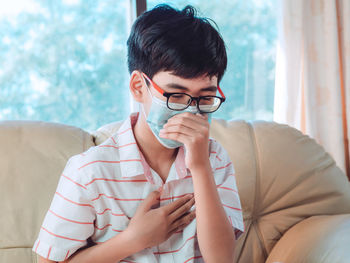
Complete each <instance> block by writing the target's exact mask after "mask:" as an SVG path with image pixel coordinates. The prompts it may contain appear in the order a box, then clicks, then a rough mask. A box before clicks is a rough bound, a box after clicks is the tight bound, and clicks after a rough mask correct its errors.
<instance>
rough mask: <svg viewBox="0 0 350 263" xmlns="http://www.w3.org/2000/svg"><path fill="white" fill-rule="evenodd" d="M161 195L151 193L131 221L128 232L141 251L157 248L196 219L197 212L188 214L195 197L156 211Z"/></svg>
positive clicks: (156, 192)
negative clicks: (153, 207)
mask: <svg viewBox="0 0 350 263" xmlns="http://www.w3.org/2000/svg"><path fill="white" fill-rule="evenodd" d="M159 196H160V193H159V192H158V191H153V192H151V193H150V194H149V195H148V197H147V198H146V199H145V200H144V201H143V202H142V203H141V204H140V206H139V207H138V208H137V210H136V213H135V215H134V217H133V218H132V219H131V220H130V222H129V225H128V227H127V229H126V230H125V231H126V232H128V233H129V235H131V237H132V240H135V243H134V245H136V246H137V247H138V248H139V250H142V249H145V248H149V247H153V246H157V245H158V244H160V243H162V242H164V241H165V240H167V239H168V238H169V237H170V236H171V235H172V234H173V233H175V232H176V231H180V230H182V229H184V228H185V227H186V226H187V225H188V224H189V223H191V222H192V220H193V219H194V218H195V217H196V214H195V210H194V211H192V212H188V211H189V210H190V208H191V207H192V206H193V205H194V197H193V196H192V195H185V196H184V197H181V198H179V199H178V200H176V201H174V202H172V203H170V204H168V205H166V206H162V207H159V208H156V209H152V206H154V205H157V204H159Z"/></svg>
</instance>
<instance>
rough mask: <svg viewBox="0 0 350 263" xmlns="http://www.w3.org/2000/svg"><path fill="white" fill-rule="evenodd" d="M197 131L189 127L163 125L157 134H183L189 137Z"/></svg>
mask: <svg viewBox="0 0 350 263" xmlns="http://www.w3.org/2000/svg"><path fill="white" fill-rule="evenodd" d="M197 131H198V130H195V129H193V128H191V127H187V126H184V125H182V124H179V125H174V124H168V125H167V124H165V125H164V128H163V129H161V130H160V131H159V133H163V134H165V133H171V132H178V133H183V134H186V135H190V134H193V133H196V132H197Z"/></svg>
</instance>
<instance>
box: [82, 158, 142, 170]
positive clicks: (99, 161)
mask: <svg viewBox="0 0 350 263" xmlns="http://www.w3.org/2000/svg"><path fill="white" fill-rule="evenodd" d="M121 162H141V160H140V159H130V160H120V161H105V160H97V161H93V162H89V163H87V164H84V165H83V166H81V167H79V168H78V170H80V169H81V168H84V167H86V166H88V165H90V164H93V163H121Z"/></svg>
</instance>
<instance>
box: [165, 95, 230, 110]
mask: <svg viewBox="0 0 350 263" xmlns="http://www.w3.org/2000/svg"><path fill="white" fill-rule="evenodd" d="M162 95H163V96H164V97H166V98H167V100H166V106H167V107H168V109H170V110H175V111H183V110H185V109H187V108H188V107H189V106H190V105H191V103H192V101H196V106H197V109H198V111H199V113H213V112H215V111H217V110H218V109H219V108H220V106H221V104H222V103H223V102H224V101H225V100H226V98H223V97H219V96H199V97H192V96H191V95H190V94H187V93H182V92H164V93H163V94H162ZM172 95H186V96H188V97H190V98H191V99H190V101H189V102H188V104H187V106H186V107H185V108H184V109H172V108H170V107H169V98H170V97H171V96H172ZM203 98H218V99H219V100H220V104H219V106H218V107H217V108H216V109H215V110H214V111H202V110H201V109H200V108H199V101H200V100H201V99H203Z"/></svg>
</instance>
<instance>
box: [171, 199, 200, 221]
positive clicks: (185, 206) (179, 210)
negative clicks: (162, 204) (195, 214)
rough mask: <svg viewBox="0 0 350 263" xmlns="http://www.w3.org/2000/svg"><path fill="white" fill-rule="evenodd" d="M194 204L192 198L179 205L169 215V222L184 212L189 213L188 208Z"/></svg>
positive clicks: (184, 213) (183, 214)
mask: <svg viewBox="0 0 350 263" xmlns="http://www.w3.org/2000/svg"><path fill="white" fill-rule="evenodd" d="M194 204H195V199H194V198H192V199H191V200H190V201H188V202H187V203H186V204H184V205H183V206H181V207H179V208H178V209H177V210H175V211H174V212H173V213H171V214H170V216H169V219H170V222H174V221H175V220H177V219H179V218H181V217H182V216H185V215H186V213H191V211H190V209H191V208H192V206H193V205H194Z"/></svg>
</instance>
